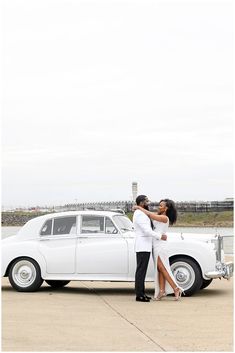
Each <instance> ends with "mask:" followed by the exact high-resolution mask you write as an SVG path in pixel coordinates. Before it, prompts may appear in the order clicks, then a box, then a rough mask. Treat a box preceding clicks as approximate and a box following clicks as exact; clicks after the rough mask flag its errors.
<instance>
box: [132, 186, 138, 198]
mask: <svg viewBox="0 0 235 353" xmlns="http://www.w3.org/2000/svg"><path fill="white" fill-rule="evenodd" d="M137 194H138V184H137V182H136V181H133V183H132V198H133V201H134V202H135V200H136V198H137Z"/></svg>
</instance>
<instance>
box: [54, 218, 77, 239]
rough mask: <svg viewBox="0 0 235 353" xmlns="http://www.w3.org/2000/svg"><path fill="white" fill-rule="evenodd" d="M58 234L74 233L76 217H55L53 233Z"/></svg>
mask: <svg viewBox="0 0 235 353" xmlns="http://www.w3.org/2000/svg"><path fill="white" fill-rule="evenodd" d="M59 234H76V217H59V218H55V219H54V225H53V235H59Z"/></svg>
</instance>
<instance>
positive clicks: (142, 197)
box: [135, 195, 147, 205]
mask: <svg viewBox="0 0 235 353" xmlns="http://www.w3.org/2000/svg"><path fill="white" fill-rule="evenodd" d="M146 198H147V196H146V195H139V196H137V198H136V200H135V202H136V204H137V205H139V204H140V203H141V202H143V201H144V200H145V199H146Z"/></svg>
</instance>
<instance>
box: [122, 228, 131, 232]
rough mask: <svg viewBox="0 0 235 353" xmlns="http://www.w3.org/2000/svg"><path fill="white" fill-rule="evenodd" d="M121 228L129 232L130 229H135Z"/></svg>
mask: <svg viewBox="0 0 235 353" xmlns="http://www.w3.org/2000/svg"><path fill="white" fill-rule="evenodd" d="M121 230H124V231H126V232H129V231H130V230H134V229H133V228H132V229H130V228H121Z"/></svg>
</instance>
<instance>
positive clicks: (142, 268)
mask: <svg viewBox="0 0 235 353" xmlns="http://www.w3.org/2000/svg"><path fill="white" fill-rule="evenodd" d="M149 258H150V252H148V251H140V252H137V253H136V262H137V267H136V272H135V293H136V296H137V297H144V296H145V287H144V281H145V276H146V272H147V268H148V263H149Z"/></svg>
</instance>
